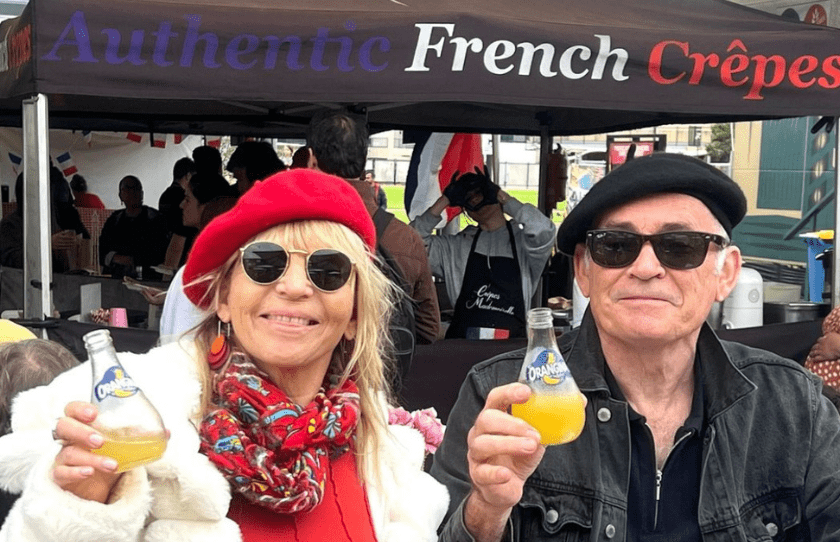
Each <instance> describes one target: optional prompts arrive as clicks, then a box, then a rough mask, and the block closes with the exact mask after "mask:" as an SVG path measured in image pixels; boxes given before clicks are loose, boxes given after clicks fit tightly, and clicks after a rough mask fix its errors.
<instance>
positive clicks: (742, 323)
mask: <svg viewBox="0 0 840 542" xmlns="http://www.w3.org/2000/svg"><path fill="white" fill-rule="evenodd" d="M763 324H764V281H763V280H762V278H761V274H760V273H759V272H758V271H756V270H755V269H750V268H748V267H743V268H741V275H740V276H739V277H738V282H737V283H736V284H735V288H733V289H732V292H730V294H729V296H728V297H727V298H726V299H724V300H723V318H722V322H721V327H723V328H725V329H737V328H742V327H759V326H761V325H763Z"/></svg>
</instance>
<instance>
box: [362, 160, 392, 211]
mask: <svg viewBox="0 0 840 542" xmlns="http://www.w3.org/2000/svg"><path fill="white" fill-rule="evenodd" d="M364 180H365V181H367V182H368V183H369V184H370V185H371V186H373V197H374V199H376V203H377V205H379V206H380V207H381V208H383V209H386V210H387V209H388V196H387V195H386V194H385V191H384V190H382V187H381V186H379V183H378V182H376V173H375V172H374V171H373V170H372V169H366V170H365V177H364Z"/></svg>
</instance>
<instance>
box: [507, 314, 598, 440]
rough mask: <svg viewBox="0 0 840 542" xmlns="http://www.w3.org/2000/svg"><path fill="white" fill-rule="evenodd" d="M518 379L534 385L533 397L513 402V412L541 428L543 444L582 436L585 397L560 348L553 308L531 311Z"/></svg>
mask: <svg viewBox="0 0 840 542" xmlns="http://www.w3.org/2000/svg"><path fill="white" fill-rule="evenodd" d="M519 382H522V383H524V384H527V385H528V386H529V387H530V388H531V397H530V398H529V399H528V401H527V402H526V403H523V404H515V405H511V414H513V415H514V416H516V417H517V418H520V419H522V420H525V421H526V422H528V423H529V424H531V426H533V427H534V429H536V430H537V431H539V433H540V442H541V443H542V444H543V445H545V446H550V445H553V444H565V443H567V442H571V441H573V440H575V439H576V438H577V437H578V436H579V435H580V432H581V431H583V424H584V421H585V420H586V417H585V414H584V398H583V394H581V393H580V390H579V389H578V387H577V384H575V380H574V379H573V378H572V374H571V373H570V372H569V368H568V367H567V366H566V362H565V361H564V360H563V356H562V355H560V350H559V349H558V348H557V340H556V339H555V338H554V321H553V318H552V316H551V309H547V308H535V309H531V310H529V311H528V350H527V351H526V352H525V361H524V362H523V363H522V370H521V371H520V372H519Z"/></svg>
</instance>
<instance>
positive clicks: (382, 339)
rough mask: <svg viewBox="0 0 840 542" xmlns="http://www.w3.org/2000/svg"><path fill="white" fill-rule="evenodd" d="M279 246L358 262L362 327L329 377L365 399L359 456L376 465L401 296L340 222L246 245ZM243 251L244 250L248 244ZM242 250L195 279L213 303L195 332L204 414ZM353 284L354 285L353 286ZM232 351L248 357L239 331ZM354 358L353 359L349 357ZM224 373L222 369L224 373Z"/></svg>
mask: <svg viewBox="0 0 840 542" xmlns="http://www.w3.org/2000/svg"><path fill="white" fill-rule="evenodd" d="M252 241H276V242H279V243H280V244H281V245H283V246H286V247H289V248H303V247H306V246H307V245H308V244H312V245H322V246H324V247H330V248H336V249H340V250H342V251H343V252H345V253H346V254H347V255H348V256H349V257H350V259H351V260H353V262H354V267H355V285H354V286H355V296H354V297H355V299H354V310H353V313H354V317H355V319H356V322H357V331H356V337H355V339H354V340H352V341H346V340H345V339H341V340H340V341H339V343H338V344H337V345H336V348H335V351H334V353H333V361H332V363H331V364H330V369H329V371H330V372H333V373H335V374H338V375H339V376H340V379H341V382H344V381H345V380H347V379H348V378H352V379H353V381H354V382H355V383H356V385H357V386H358V388H359V396H360V400H361V418H360V421H359V427H358V430H357V433H356V453H357V455H359V456H360V457H365V456H368V455H371V456H372V459H373V461H374V462H373V464H376V462H377V459H378V458H377V455H378V452H377V450H378V448H379V437H378V435H379V434H380V433H381V431H377V427H378V428H380V429H384V428H385V426H386V424H387V420H386V419H385V415H384V413H383V412H382V408H381V406H380V399H379V394H384V395H385V397H386V400H390V391H389V389H388V382H389V379H388V378H387V376H386V375H390V373H391V371H393V370H394V368H393V367H392V366H391V364H390V363H387V364H386V362H385V360H386V359H387V356H386V355H385V352H386V348H388V347H389V344H390V339H389V337H388V326H387V322H388V321H389V320H390V314H391V311H392V308H393V299H394V296H395V295H397V292H396V288H395V286H394V285H393V283H391V281H390V280H388V278H387V277H386V276H385V275H384V274H383V273H382V271H380V270H379V268H378V267H377V264H376V261H375V256H374V255H373V254H372V253H371V252H370V249H369V248H368V247H367V245H366V244H365V243H364V242H363V241H362V239H361V238H360V237H359V236H358V235H357V234H356V233H355V232H353V230H351V229H350V228H348V227H347V226H344V225H343V224H338V223H336V222H330V221H323V220H306V221H299V222H290V223H286V224H280V225H278V226H274V227H272V228H270V229H268V230H266V231H264V232H262V233H260V234H258V235H256V236H254V237H253V238H252V239H250V240H248V241H246V243H245V244H247V243H250V242H252ZM243 246H244V245H243ZM239 254H240V253H239V250H237V251H235V252H234V253H233V254H232V255H231V256H230V257H229V258H228V260H227V261H226V262H225V263H224V264H223V265H222V266H220V267H219V268H217V269H216V270H214V271H212V272H211V273H209V274H207V275H206V276H204V277H199V278H198V279H196V281H195V283H198V282H205V281H206V282H207V284H208V288H207V292H206V294H205V296H206V298H207V299H209V300H210V307H211V311H212V312H211V315H210V316H209V317H208V318H207V319H206V320H205V321H204V322H202V323H201V324H199V326H198V327H197V331H196V338H195V341H196V346H197V350H198V352H199V355H200V356H202V358H203V359H201V360H199V361H200V362H201V363H200V366H201V367H203V368H207V369H206V371H205V374H204V382H203V386H202V389H203V392H202V394H203V396H202V404H203V406H204V412H205V413H206V412H208V411H209V410H211V409H212V407H213V405H212V390H213V387H214V382H213V380H214V376H215V375H214V374H211V371H210V369H209V365H208V364H207V363H206V361H207V352H209V350H210V345H211V343H212V341H213V339H214V338H215V337H216V335H217V334H218V325H219V324H218V322H219V320H218V318H217V317H216V313H215V311H216V308H217V307H218V306H219V303H220V300H222V299H223V298H224V295H225V293H226V291H227V288H228V287H229V284H230V277H231V274H232V272H233V269H234V267H235V266H236V265H238V264H239V258H240V256H239ZM351 284H353V283H352V282H351ZM229 339H230V343H231V347H232V348H231V351H232V353H234V354H241V355H244V356H245V357H246V359H248V354H247V352H244V351H243V350H242V349H241V346H240V345H239V344H238V342H237V340H236V336H235V333H234V332H231V336H230V337H229ZM347 355H349V359H346V358H347ZM221 370H222V369H220V371H221ZM364 463H365V462H364V461H359V462H358V463H357V464H358V465H359V472H360V475H361V476H362V478H363V479H365V475H366V474H368V473H365V472H364V470H365V469H364V468H363V466H364Z"/></svg>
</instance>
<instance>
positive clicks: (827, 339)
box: [808, 332, 840, 361]
mask: <svg viewBox="0 0 840 542" xmlns="http://www.w3.org/2000/svg"><path fill="white" fill-rule="evenodd" d="M808 357H809V358H810V359H811V361H831V360H835V359H840V333H833V332H829V333H826V334H825V335H823V336H822V337H820V338H819V339H817V342H815V343H814V346H812V347H811V353H810V354H808Z"/></svg>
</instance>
